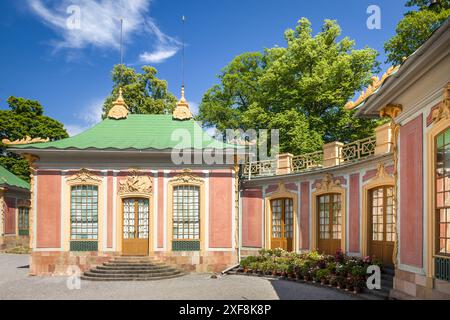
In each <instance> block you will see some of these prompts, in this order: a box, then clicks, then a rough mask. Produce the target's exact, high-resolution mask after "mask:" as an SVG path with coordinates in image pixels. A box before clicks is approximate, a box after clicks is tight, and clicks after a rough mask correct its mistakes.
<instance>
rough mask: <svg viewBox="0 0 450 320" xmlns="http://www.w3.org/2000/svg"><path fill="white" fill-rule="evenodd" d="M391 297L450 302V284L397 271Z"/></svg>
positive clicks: (412, 273)
mask: <svg viewBox="0 0 450 320" xmlns="http://www.w3.org/2000/svg"><path fill="white" fill-rule="evenodd" d="M390 295H391V297H392V298H396V299H432V300H450V282H447V281H442V280H439V279H433V278H427V277H425V276H424V275H420V274H417V273H414V272H409V271H404V270H399V269H396V270H395V277H394V289H393V290H392V291H391V294H390Z"/></svg>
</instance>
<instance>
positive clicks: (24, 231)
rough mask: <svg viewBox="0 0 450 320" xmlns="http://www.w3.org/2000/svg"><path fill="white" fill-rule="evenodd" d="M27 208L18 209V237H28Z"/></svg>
mask: <svg viewBox="0 0 450 320" xmlns="http://www.w3.org/2000/svg"><path fill="white" fill-rule="evenodd" d="M29 210H30V209H29V208H28V207H19V225H18V227H19V235H28V233H29V230H28V229H29V227H30V225H29Z"/></svg>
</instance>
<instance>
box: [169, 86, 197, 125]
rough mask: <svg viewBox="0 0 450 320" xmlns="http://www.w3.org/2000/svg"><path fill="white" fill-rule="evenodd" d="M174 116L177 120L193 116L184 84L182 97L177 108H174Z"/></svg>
mask: <svg viewBox="0 0 450 320" xmlns="http://www.w3.org/2000/svg"><path fill="white" fill-rule="evenodd" d="M172 116H173V118H174V119H177V120H187V119H191V118H192V113H191V110H189V105H188V103H187V101H186V98H185V97H184V85H183V86H181V98H180V100H179V101H178V103H177V106H176V107H175V110H173V114H172Z"/></svg>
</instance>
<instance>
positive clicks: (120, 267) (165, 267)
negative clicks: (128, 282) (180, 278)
mask: <svg viewBox="0 0 450 320" xmlns="http://www.w3.org/2000/svg"><path fill="white" fill-rule="evenodd" d="M167 268H169V267H168V266H163V265H160V266H108V265H106V266H105V265H103V266H97V269H99V270H124V271H127V270H143V271H146V270H165V269H167Z"/></svg>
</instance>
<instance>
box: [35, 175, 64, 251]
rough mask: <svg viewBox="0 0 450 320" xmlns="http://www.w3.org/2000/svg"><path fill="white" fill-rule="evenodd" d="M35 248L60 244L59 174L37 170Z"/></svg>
mask: <svg viewBox="0 0 450 320" xmlns="http://www.w3.org/2000/svg"><path fill="white" fill-rule="evenodd" d="M36 196H37V213H36V214H37V215H36V246H37V248H59V247H60V246H61V175H60V173H54V172H45V171H39V172H38V174H37V195H36Z"/></svg>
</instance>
